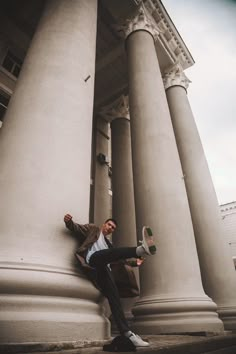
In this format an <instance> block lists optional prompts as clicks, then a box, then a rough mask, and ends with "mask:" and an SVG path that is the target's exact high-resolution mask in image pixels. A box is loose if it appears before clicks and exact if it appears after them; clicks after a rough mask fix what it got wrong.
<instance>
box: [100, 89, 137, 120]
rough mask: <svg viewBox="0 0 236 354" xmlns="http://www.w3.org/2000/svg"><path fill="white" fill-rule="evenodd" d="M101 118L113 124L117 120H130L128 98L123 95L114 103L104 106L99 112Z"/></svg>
mask: <svg viewBox="0 0 236 354" xmlns="http://www.w3.org/2000/svg"><path fill="white" fill-rule="evenodd" d="M99 116H101V117H102V118H103V119H105V120H106V121H108V122H111V121H112V120H114V119H116V118H126V119H130V117H129V98H128V96H125V95H122V96H120V97H119V98H118V99H117V100H115V101H114V102H112V103H110V104H109V105H106V106H104V107H103V108H102V109H101V110H100V111H99Z"/></svg>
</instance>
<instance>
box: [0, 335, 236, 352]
mask: <svg viewBox="0 0 236 354" xmlns="http://www.w3.org/2000/svg"><path fill="white" fill-rule="evenodd" d="M143 339H146V340H148V341H149V342H150V344H151V345H150V347H149V348H139V349H138V350H137V352H138V353H143V354H149V353H153V354H154V353H160V354H208V353H211V354H235V353H236V334H224V335H220V336H218V335H213V334H209V335H203V334H202V335H196V336H190V335H147V336H143ZM0 353H1V354H39V353H44V354H52V353H53V354H102V353H105V352H103V350H102V342H94V345H93V346H91V343H89V342H86V343H79V342H67V343H66V342H64V343H48V344H39V343H38V344H37V343H35V344H30V343H28V344H21V345H17V344H15V345H10V344H8V345H7V344H6V345H1V346H0ZM106 353H109V352H106Z"/></svg>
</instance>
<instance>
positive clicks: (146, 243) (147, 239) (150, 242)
mask: <svg viewBox="0 0 236 354" xmlns="http://www.w3.org/2000/svg"><path fill="white" fill-rule="evenodd" d="M142 236H143V240H142V246H143V248H144V250H145V252H146V254H148V255H149V256H151V255H153V254H155V253H156V251H157V249H156V246H155V243H154V239H153V234H152V230H151V228H150V227H149V226H144V227H143V230H142Z"/></svg>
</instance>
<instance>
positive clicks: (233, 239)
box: [220, 202, 236, 268]
mask: <svg viewBox="0 0 236 354" xmlns="http://www.w3.org/2000/svg"><path fill="white" fill-rule="evenodd" d="M220 211H221V216H222V222H223V228H224V235H225V238H226V242H227V243H228V245H229V247H230V253H231V257H232V258H233V261H234V266H235V268H236V202H231V203H226V204H222V205H220Z"/></svg>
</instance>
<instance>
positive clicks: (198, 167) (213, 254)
mask: <svg viewBox="0 0 236 354" xmlns="http://www.w3.org/2000/svg"><path fill="white" fill-rule="evenodd" d="M164 82H165V87H166V95H167V100H168V104H169V108H170V113H171V117H172V123H173V127H174V132H175V137H176V142H177V146H178V150H179V155H180V160H181V164H182V168H183V173H184V180H185V185H186V189H187V194H188V200H189V205H190V211H191V216H192V221H193V227H194V232H195V238H196V244H197V249H198V256H199V260H200V267H201V273H202V281H203V285H204V289H205V291H206V293H207V294H208V295H209V296H210V297H211V298H212V299H213V300H214V301H215V302H216V304H217V305H218V312H219V315H220V318H221V319H222V320H223V322H224V326H225V328H226V329H235V328H236V297H235V294H236V275H235V269H234V265H233V261H232V258H231V255H230V250H229V246H228V244H227V243H226V240H225V239H224V237H223V229H222V226H223V225H222V220H221V215H220V211H219V205H218V201H217V197H216V193H215V189H214V186H213V182H212V179H211V175H210V171H209V168H208V164H207V160H206V157H205V154H204V150H203V147H202V144H201V139H200V137H199V134H198V130H197V127H196V124H195V121H194V117H193V113H192V110H191V107H190V104H189V101H188V98H187V94H186V89H187V87H188V82H189V80H188V79H187V77H186V76H185V74H184V73H183V71H182V69H181V67H180V66H179V65H176V66H175V67H174V68H172V70H170V72H169V73H166V75H165V77H164Z"/></svg>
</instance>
